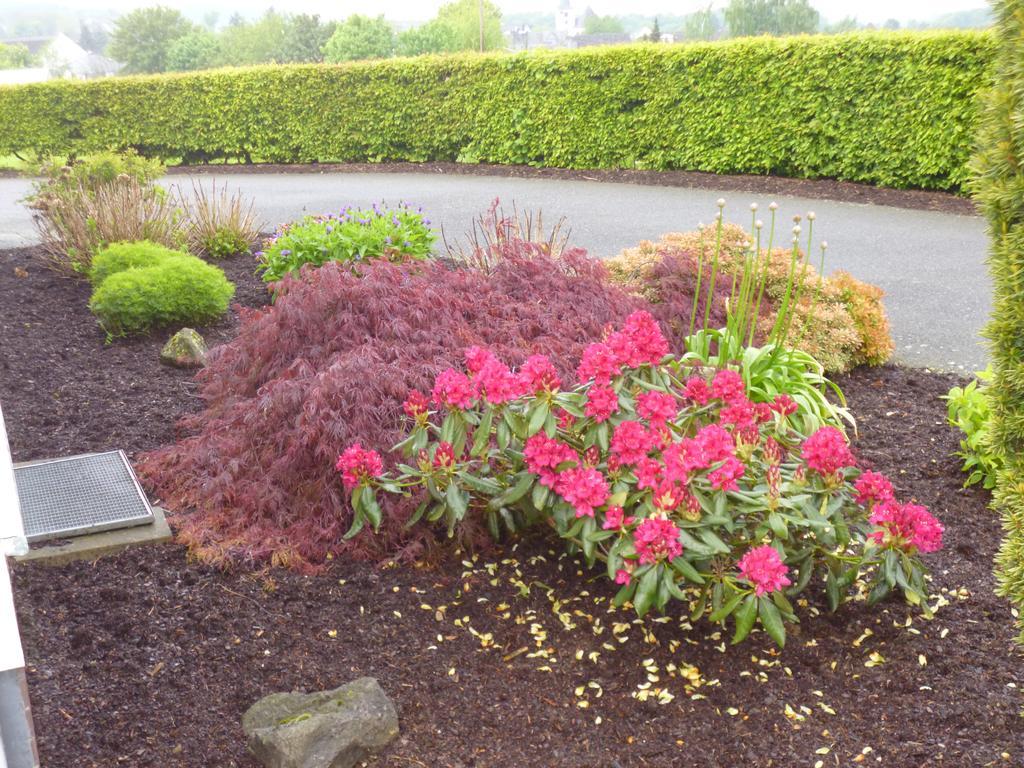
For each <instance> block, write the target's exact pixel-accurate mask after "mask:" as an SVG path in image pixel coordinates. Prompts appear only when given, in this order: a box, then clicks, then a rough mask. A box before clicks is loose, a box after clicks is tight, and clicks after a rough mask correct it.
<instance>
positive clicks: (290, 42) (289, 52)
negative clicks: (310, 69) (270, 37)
mask: <svg viewBox="0 0 1024 768" xmlns="http://www.w3.org/2000/svg"><path fill="white" fill-rule="evenodd" d="M335 27H336V25H335V23H334V22H333V21H329V22H321V21H320V17H319V16H318V15H316V14H314V15H312V16H310V15H309V14H307V13H300V14H299V15H298V16H290V17H288V19H287V21H286V22H285V31H284V41H283V45H282V46H281V48H282V52H283V54H284V56H285V57H286V60H287V61H297V62H303V63H305V62H313V61H323V60H324V53H323V49H324V46H325V45H326V44H327V41H328V40H330V39H331V35H333V34H334V30H335Z"/></svg>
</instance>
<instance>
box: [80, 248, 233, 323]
mask: <svg viewBox="0 0 1024 768" xmlns="http://www.w3.org/2000/svg"><path fill="white" fill-rule="evenodd" d="M96 262H97V263H96V264H94V266H93V270H92V272H91V274H90V278H91V279H92V281H93V286H94V288H93V293H92V298H91V299H90V300H89V309H91V310H92V312H93V314H95V315H96V317H97V319H98V320H99V323H100V325H101V326H102V327H103V329H104V330H105V331H106V332H107V333H108V334H110V335H113V336H121V335H126V334H132V333H143V332H145V331H147V330H149V329H150V328H156V327H160V326H165V325H191V324H196V325H201V324H202V323H205V322H208V321H210V320H215V319H216V318H218V317H220V316H221V315H223V314H224V312H225V311H226V310H227V308H228V303H229V302H230V301H231V297H232V296H234V295H235V286H234V285H232V284H231V283H230V282H229V281H228V279H227V277H225V276H224V272H223V270H221V269H218V268H217V267H215V266H213V265H211V264H207V263H206V262H204V261H203V260H202V259H198V258H196V257H195V256H190V255H189V254H187V253H183V252H181V251H172V250H170V249H167V248H163V247H161V246H158V245H154V244H153V243H148V242H141V243H120V244H118V245H115V246H112V247H110V248H107V249H106V250H104V251H102V252H101V253H100V254H98V255H97V257H96Z"/></svg>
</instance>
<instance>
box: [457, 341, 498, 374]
mask: <svg viewBox="0 0 1024 768" xmlns="http://www.w3.org/2000/svg"><path fill="white" fill-rule="evenodd" d="M463 357H464V358H465V360H466V370H467V371H469V372H470V373H474V374H475V373H480V371H481V370H482V369H483V367H484V366H485V365H487V363H489V362H492V361H494V362H497V359H498V358H496V357H495V356H494V353H493V352H491V350H489V349H484V348H483V347H469V348H467V349H466V351H465V352H463Z"/></svg>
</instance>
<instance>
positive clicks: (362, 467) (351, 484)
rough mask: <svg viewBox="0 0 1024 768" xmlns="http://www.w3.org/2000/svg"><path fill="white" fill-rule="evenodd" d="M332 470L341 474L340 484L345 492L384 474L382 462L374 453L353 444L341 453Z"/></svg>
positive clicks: (377, 454)
mask: <svg viewBox="0 0 1024 768" xmlns="http://www.w3.org/2000/svg"><path fill="white" fill-rule="evenodd" d="M334 468H335V469H337V470H338V471H339V472H341V483H342V485H344V486H345V489H346V490H349V491H350V490H352V489H353V488H355V487H356V486H358V485H362V484H364V483H365V482H367V481H369V480H371V479H373V478H375V477H380V476H381V475H382V474H384V461H383V460H382V459H381V457H380V454H379V453H377V452H376V451H371V450H368V449H365V448H363V446H362V445H360V444H359V443H353V444H352V445H350V446H349V447H348V448H346V449H345V450H344V451H342V453H341V455H340V456H339V457H338V462H337V464H335V465H334Z"/></svg>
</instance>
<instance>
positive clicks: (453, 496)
mask: <svg viewBox="0 0 1024 768" xmlns="http://www.w3.org/2000/svg"><path fill="white" fill-rule="evenodd" d="M444 501H445V504H447V505H448V509H450V510H451V511H452V513H453V514H454V515H455V518H456V519H457V520H461V519H462V518H463V517H465V515H466V497H465V496H463V495H462V490H461V489H460V488H459V486H458V485H457V484H456V483H454V482H452V483H449V484H448V490H446V491H445V493H444Z"/></svg>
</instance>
